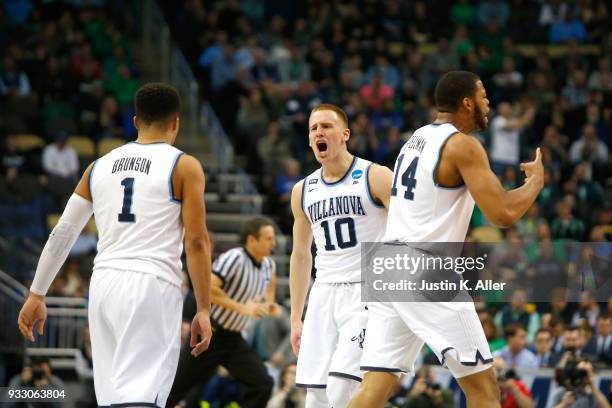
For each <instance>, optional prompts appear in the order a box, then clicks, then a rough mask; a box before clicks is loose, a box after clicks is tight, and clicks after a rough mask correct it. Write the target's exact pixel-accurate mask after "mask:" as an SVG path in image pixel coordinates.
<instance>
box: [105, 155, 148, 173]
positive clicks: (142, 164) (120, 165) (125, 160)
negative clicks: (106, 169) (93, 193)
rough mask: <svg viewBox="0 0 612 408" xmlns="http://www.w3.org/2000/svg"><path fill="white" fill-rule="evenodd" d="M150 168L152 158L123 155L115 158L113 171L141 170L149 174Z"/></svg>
mask: <svg viewBox="0 0 612 408" xmlns="http://www.w3.org/2000/svg"><path fill="white" fill-rule="evenodd" d="M150 169H151V160H149V159H145V158H144V157H122V158H120V159H117V160H115V162H114V163H113V169H112V170H111V173H116V172H118V171H139V172H141V173H145V174H149V170H150Z"/></svg>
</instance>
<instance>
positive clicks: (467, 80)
mask: <svg viewBox="0 0 612 408" xmlns="http://www.w3.org/2000/svg"><path fill="white" fill-rule="evenodd" d="M479 80H480V78H479V77H478V75H476V74H475V73H473V72H470V71H450V72H447V73H446V74H444V75H443V76H442V78H440V80H439V81H438V84H437V85H436V90H435V91H434V99H435V101H436V108H437V109H438V112H449V113H456V112H457V110H458V109H459V107H460V106H461V104H462V103H463V98H466V97H467V98H474V96H475V95H476V82H478V81H479Z"/></svg>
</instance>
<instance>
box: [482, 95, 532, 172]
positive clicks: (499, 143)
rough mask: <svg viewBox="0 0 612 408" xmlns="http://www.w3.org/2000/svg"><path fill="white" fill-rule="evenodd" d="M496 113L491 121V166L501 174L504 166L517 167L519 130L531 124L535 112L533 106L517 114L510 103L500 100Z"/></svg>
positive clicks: (519, 143) (519, 145)
mask: <svg viewBox="0 0 612 408" xmlns="http://www.w3.org/2000/svg"><path fill="white" fill-rule="evenodd" d="M498 113H499V114H498V115H497V116H496V117H495V118H493V120H492V121H491V151H490V157H491V162H492V163H491V168H492V169H493V170H494V171H495V173H496V174H501V173H502V171H503V169H504V168H505V167H506V166H513V167H515V168H516V167H517V166H518V164H519V161H520V159H521V139H520V134H521V131H522V130H523V129H524V128H525V127H527V126H529V125H530V124H531V121H532V120H533V117H534V116H535V114H536V109H535V107H534V106H530V107H528V108H527V109H526V110H525V112H524V113H523V114H522V115H520V116H517V115H515V114H514V112H513V108H512V105H510V103H508V102H502V103H500V104H499V105H498Z"/></svg>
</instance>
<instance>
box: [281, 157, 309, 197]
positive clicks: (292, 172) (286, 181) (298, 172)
mask: <svg viewBox="0 0 612 408" xmlns="http://www.w3.org/2000/svg"><path fill="white" fill-rule="evenodd" d="M303 177H304V176H303V175H302V168H301V166H300V162H299V161H297V160H295V159H287V160H286V161H285V174H282V175H279V176H278V177H277V178H276V183H275V186H276V198H277V199H278V200H279V201H280V202H281V203H285V204H287V203H289V201H290V200H291V190H292V189H293V186H294V185H295V183H297V182H298V181H300V180H301V179H302V178H303Z"/></svg>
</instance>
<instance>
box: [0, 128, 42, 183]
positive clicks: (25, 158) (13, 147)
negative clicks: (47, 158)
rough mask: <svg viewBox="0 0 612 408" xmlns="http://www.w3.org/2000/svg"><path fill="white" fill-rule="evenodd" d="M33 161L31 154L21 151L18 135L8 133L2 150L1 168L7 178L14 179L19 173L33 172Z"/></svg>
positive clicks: (0, 154)
mask: <svg viewBox="0 0 612 408" xmlns="http://www.w3.org/2000/svg"><path fill="white" fill-rule="evenodd" d="M31 161H32V160H31V158H30V155H29V154H27V153H26V152H22V151H19V149H18V146H17V137H16V136H15V135H10V134H9V135H6V136H5V138H4V146H3V149H2V150H0V169H1V170H2V174H3V175H4V176H5V177H7V178H11V179H14V178H15V177H17V175H19V174H24V173H29V172H32V171H33V170H34V169H33V163H31ZM9 173H10V177H9Z"/></svg>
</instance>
